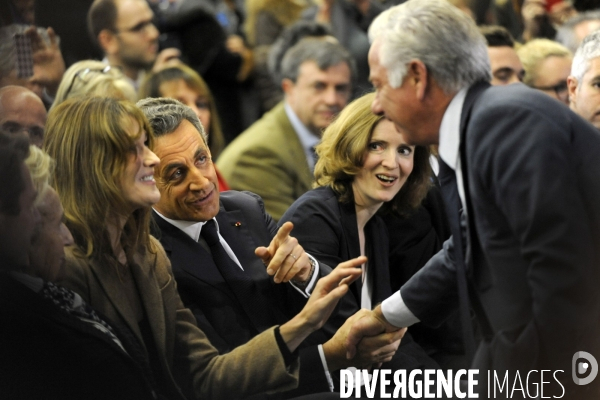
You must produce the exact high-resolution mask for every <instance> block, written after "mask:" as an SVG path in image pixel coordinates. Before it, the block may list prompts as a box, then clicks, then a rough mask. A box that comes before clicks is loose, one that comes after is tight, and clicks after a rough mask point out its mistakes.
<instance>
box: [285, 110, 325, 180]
mask: <svg viewBox="0 0 600 400" xmlns="http://www.w3.org/2000/svg"><path fill="white" fill-rule="evenodd" d="M283 107H284V109H285V114H286V115H287V117H288V119H289V120H290V123H291V124H292V127H293V128H294V130H295V131H296V135H298V139H300V143H301V144H302V148H303V149H304V154H305V155H306V162H307V163H308V166H309V167H310V170H311V171H313V170H314V169H315V161H316V160H315V158H314V152H313V149H314V147H315V146H316V145H317V144H319V142H320V141H321V138H319V137H318V136H316V135H315V134H314V133H312V132H311V131H310V130H308V128H307V127H306V126H305V125H304V124H303V123H302V122H301V121H300V118H298V116H297V115H296V113H295V112H294V110H292V107H290V105H289V104H288V103H287V102H285V103H284V105H283Z"/></svg>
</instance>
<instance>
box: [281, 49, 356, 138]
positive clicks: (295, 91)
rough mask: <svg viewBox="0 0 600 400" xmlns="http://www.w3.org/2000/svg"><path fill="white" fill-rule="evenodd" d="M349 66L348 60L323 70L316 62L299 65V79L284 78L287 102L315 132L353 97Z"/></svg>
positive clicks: (316, 133) (318, 132)
mask: <svg viewBox="0 0 600 400" xmlns="http://www.w3.org/2000/svg"><path fill="white" fill-rule="evenodd" d="M350 77H351V74H350V67H348V64H346V63H345V62H341V63H339V64H337V65H334V66H331V67H329V68H327V69H326V70H321V69H320V68H319V66H318V65H317V63H316V62H314V61H305V62H304V63H302V64H301V65H300V68H299V70H298V78H297V79H296V82H295V83H294V82H292V81H291V80H289V79H284V80H283V82H282V85H283V90H284V92H285V99H286V102H287V103H288V104H289V105H290V107H291V108H292V109H293V110H294V113H296V115H297V116H298V118H299V119H300V121H301V122H302V123H303V124H304V125H305V126H306V127H307V128H308V129H309V130H310V131H311V132H313V133H314V134H315V135H317V136H319V137H320V136H321V131H322V130H323V129H325V128H327V127H328V126H329V124H330V123H331V121H332V120H333V118H334V117H335V116H336V115H337V114H338V113H339V112H340V111H341V110H342V109H343V108H344V107H346V105H347V104H348V99H349V98H350V90H351V85H350Z"/></svg>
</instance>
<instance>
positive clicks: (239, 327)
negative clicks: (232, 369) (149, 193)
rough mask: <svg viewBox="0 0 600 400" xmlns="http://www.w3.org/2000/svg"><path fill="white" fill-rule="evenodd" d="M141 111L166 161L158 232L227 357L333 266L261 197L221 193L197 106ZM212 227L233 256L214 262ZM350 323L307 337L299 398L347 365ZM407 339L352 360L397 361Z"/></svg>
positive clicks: (376, 341)
mask: <svg viewBox="0 0 600 400" xmlns="http://www.w3.org/2000/svg"><path fill="white" fill-rule="evenodd" d="M138 105H139V106H140V108H141V109H142V110H143V111H144V113H145V114H146V116H147V117H148V119H149V121H150V123H151V125H152V126H153V129H154V132H155V134H156V135H157V140H156V144H155V149H154V151H156V154H157V155H158V156H159V157H160V158H161V164H160V166H159V167H157V169H156V171H155V177H156V184H157V187H158V188H159V190H160V192H161V200H160V201H159V202H158V203H157V204H156V206H155V208H154V220H155V222H156V223H157V225H158V227H159V228H160V232H158V234H157V236H158V237H159V240H160V241H161V243H162V244H163V247H164V248H165V251H166V253H167V255H168V257H169V258H170V260H171V264H172V268H173V274H174V276H175V278H176V280H177V285H178V291H179V293H180V296H181V298H182V300H183V302H184V303H185V305H186V306H187V307H188V308H190V309H191V310H192V312H193V313H194V315H195V317H196V320H197V323H198V326H199V327H200V328H201V329H202V330H203V331H204V332H205V333H206V335H207V336H208V338H209V340H210V341H211V343H212V344H213V345H214V346H215V347H217V349H219V351H220V352H222V353H223V352H229V351H230V350H232V349H233V348H235V347H237V346H239V345H242V344H244V343H246V342H247V341H249V340H250V339H252V338H253V337H254V336H256V335H257V334H259V333H261V332H262V331H264V330H266V329H268V328H269V327H271V326H273V325H276V324H282V323H284V322H286V321H288V320H289V319H291V318H292V317H293V316H294V315H295V314H297V312H298V311H299V310H301V309H302V307H303V306H304V304H305V302H306V298H307V297H308V296H310V293H311V291H312V288H313V286H314V284H315V281H316V279H317V278H318V277H319V276H320V275H322V274H326V273H328V272H329V271H331V269H330V268H329V267H327V266H325V265H319V264H318V262H317V261H316V260H314V259H313V258H312V257H311V256H309V255H308V254H306V253H305V252H304V250H303V249H302V246H300V245H299V244H298V241H297V240H296V239H295V238H293V237H291V236H290V235H289V234H290V231H291V227H292V224H291V223H288V224H285V225H284V226H282V228H281V229H279V230H278V229H277V224H276V223H275V222H274V221H273V219H272V218H271V217H270V216H269V215H268V214H267V213H266V212H265V209H264V205H263V203H262V201H261V199H260V197H258V196H256V195H255V194H253V193H249V192H236V191H229V192H224V193H219V191H218V185H217V179H216V175H215V171H214V166H213V164H212V161H211V159H210V152H209V150H208V147H207V145H206V141H205V137H204V134H203V129H202V126H201V125H200V123H199V121H198V119H197V117H196V116H195V114H194V113H193V112H192V111H191V109H189V108H188V107H186V106H184V105H182V104H181V103H179V102H178V101H176V100H171V99H147V100H142V101H140V102H139V103H138ZM212 221H216V222H215V224H216V226H217V232H218V236H219V242H220V244H221V246H222V247H223V248H224V249H225V251H226V252H227V256H228V257H227V259H226V260H223V259H219V258H218V257H217V256H216V254H215V252H216V250H215V248H214V247H213V245H212V244H211V243H210V238H207V237H206V233H205V231H206V230H207V229H209V228H207V226H208V224H212V223H213V222H212ZM267 243H270V244H269V246H268V247H259V246H261V245H262V244H267ZM228 267H231V269H233V270H235V272H236V273H237V274H232V273H231V272H232V271H230V269H227V268H228ZM268 271H270V272H269V273H267V272H268ZM270 275H274V280H275V283H285V282H290V283H291V284H293V286H291V284H290V285H288V284H281V285H278V284H273V282H272V281H271V277H270ZM338 314H339V315H338V317H337V318H338V319H336V320H335V322H334V323H330V324H328V325H327V326H328V327H331V326H340V325H343V324H344V321H345V318H346V317H347V316H348V315H344V313H338ZM335 318H336V317H335V316H334V319H335ZM353 318H356V317H353ZM353 318H350V319H349V320H348V323H347V324H346V325H344V326H342V328H341V329H340V330H339V333H338V334H335V329H334V328H328V329H324V330H322V331H320V332H316V333H315V334H313V336H312V338H309V340H307V341H306V343H308V344H314V345H313V346H307V347H305V348H304V349H301V350H300V360H301V363H300V365H301V367H300V368H301V370H300V384H299V389H298V390H296V391H294V393H293V395H299V394H304V393H315V392H324V391H329V390H330V389H331V384H332V383H331V382H330V381H329V380H328V376H329V375H328V371H330V370H331V371H334V370H337V369H340V368H342V367H346V366H350V364H349V362H348V361H347V360H346V349H345V348H344V346H343V341H344V338H345V333H346V332H347V330H348V329H349V327H350V326H351V324H352V321H353ZM402 334H403V333H401V332H400V333H393V334H384V335H379V336H377V337H374V338H368V339H367V340H366V341H365V342H364V343H363V346H362V355H361V357H359V358H360V359H359V360H357V361H356V362H352V364H356V365H367V364H368V365H370V364H371V363H373V362H378V360H381V359H383V358H386V359H387V357H388V356H389V357H391V355H393V353H394V352H395V350H396V348H397V346H398V345H399V339H400V337H401V336H402ZM332 335H333V338H331V336H332ZM390 340H391V342H393V343H392V344H391V345H388V344H387V343H390ZM321 343H324V344H323V345H322V346H320V345H319V346H317V344H321ZM290 395H292V393H288V394H287V396H290Z"/></svg>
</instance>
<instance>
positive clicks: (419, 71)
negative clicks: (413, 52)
mask: <svg viewBox="0 0 600 400" xmlns="http://www.w3.org/2000/svg"><path fill="white" fill-rule="evenodd" d="M406 75H407V77H406V78H407V79H408V80H409V83H410V84H411V85H412V86H413V87H414V90H415V96H416V97H417V99H418V100H420V101H422V100H423V99H425V94H426V93H427V89H428V87H427V83H428V80H427V78H428V76H429V71H428V70H427V66H425V64H424V63H423V62H422V61H421V60H412V61H410V62H409V63H408V68H407V72H406Z"/></svg>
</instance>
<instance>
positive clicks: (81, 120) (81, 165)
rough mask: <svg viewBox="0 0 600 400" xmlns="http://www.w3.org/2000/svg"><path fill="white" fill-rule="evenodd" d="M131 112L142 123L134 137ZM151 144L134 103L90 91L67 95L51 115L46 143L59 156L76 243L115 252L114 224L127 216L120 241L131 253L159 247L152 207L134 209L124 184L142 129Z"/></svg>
mask: <svg viewBox="0 0 600 400" xmlns="http://www.w3.org/2000/svg"><path fill="white" fill-rule="evenodd" d="M130 118H131V119H133V120H134V121H136V122H137V123H138V125H139V132H138V133H137V135H136V137H132V136H130V135H129V133H128V132H127V130H126V127H128V126H130V125H129V123H130V122H129V121H130ZM144 131H145V132H146V134H147V136H148V141H149V146H151V145H152V142H153V139H154V135H153V133H152V128H151V127H150V125H149V124H148V121H147V120H146V117H145V116H144V114H143V113H142V111H141V110H140V109H139V108H137V107H136V106H135V105H134V104H133V103H130V102H128V101H120V100H116V99H113V98H102V97H91V98H87V99H82V98H73V99H68V100H65V101H64V102H63V103H61V104H60V105H59V106H58V107H56V108H53V109H52V110H51V111H50V113H49V115H48V122H47V124H46V138H45V140H44V149H45V150H46V151H47V152H48V154H49V155H50V156H51V157H52V158H54V160H55V161H56V169H55V171H54V176H53V185H54V187H55V189H56V192H57V193H58V195H59V197H60V200H61V202H62V204H63V207H64V209H65V217H66V225H67V227H68V228H69V230H70V231H71V233H72V234H73V238H74V239H75V243H76V244H77V245H78V246H79V247H80V248H81V249H82V250H83V251H84V252H85V254H86V256H88V257H92V258H102V257H107V256H108V257H109V258H114V251H113V249H112V245H111V243H110V239H109V238H110V236H109V234H108V230H109V227H110V226H111V224H112V226H113V227H114V226H115V224H118V222H117V221H118V220H119V219H121V218H126V223H125V226H124V229H123V232H122V235H121V245H122V247H123V249H124V250H125V253H126V255H127V259H128V260H129V261H131V260H132V257H133V254H134V253H135V252H136V251H138V250H139V248H140V246H141V247H143V248H145V249H148V250H150V251H151V252H155V251H156V249H154V248H153V247H152V244H151V241H150V233H149V222H150V208H149V207H148V208H139V209H136V210H135V211H133V212H131V208H130V205H129V204H128V202H127V201H126V200H125V199H124V197H123V194H122V188H121V185H120V180H121V177H122V175H123V173H124V171H125V168H126V166H127V162H128V158H129V156H130V154H131V152H132V151H133V149H135V140H137V139H138V138H139V137H140V135H142V134H143V132H144Z"/></svg>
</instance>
